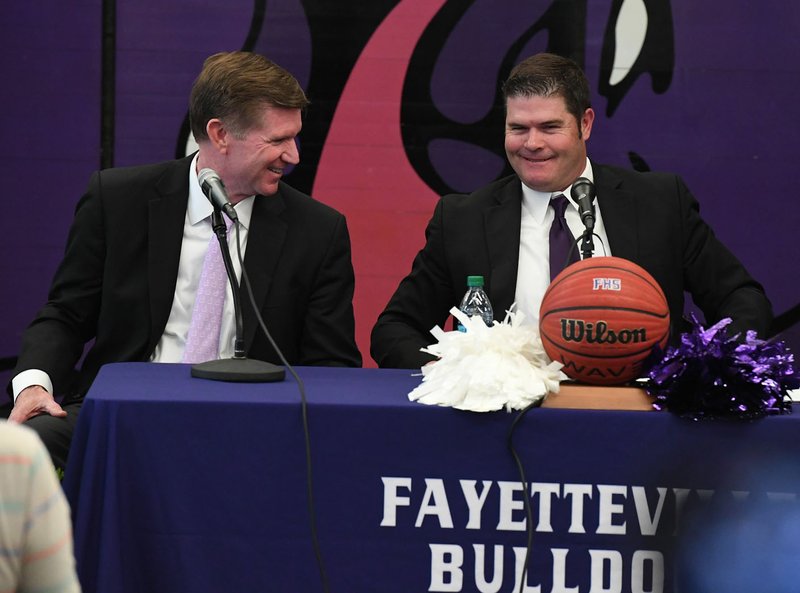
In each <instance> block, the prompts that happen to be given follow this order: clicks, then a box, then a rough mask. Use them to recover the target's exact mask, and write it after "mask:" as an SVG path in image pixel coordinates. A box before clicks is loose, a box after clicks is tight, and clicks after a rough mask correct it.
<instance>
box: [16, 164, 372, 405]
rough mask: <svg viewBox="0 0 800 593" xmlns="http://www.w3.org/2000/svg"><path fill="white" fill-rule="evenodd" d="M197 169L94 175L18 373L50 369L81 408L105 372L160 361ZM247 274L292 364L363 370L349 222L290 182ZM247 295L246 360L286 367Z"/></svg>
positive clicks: (58, 386) (270, 199) (268, 211)
mask: <svg viewBox="0 0 800 593" xmlns="http://www.w3.org/2000/svg"><path fill="white" fill-rule="evenodd" d="M191 160H192V157H187V158H184V159H180V160H177V161H169V162H166V163H160V164H155V165H146V166H142V167H130V168H118V169H107V170H104V171H99V172H97V173H95V174H94V175H93V176H92V178H91V181H90V182H89V187H88V190H87V192H86V194H84V196H83V198H82V199H81V201H80V202H79V203H78V206H77V208H76V212H75V220H74V221H73V224H72V228H71V229H70V233H69V239H68V241H67V246H66V252H65V255H64V259H63V261H62V262H61V264H60V266H59V268H58V270H57V272H56V274H55V277H54V280H53V283H52V286H51V289H50V294H49V297H48V302H47V304H46V305H45V306H44V307H43V308H42V309H41V310H40V311H39V313H38V314H37V316H36V318H35V319H34V321H33V322H32V323H31V325H30V326H29V327H28V329H27V330H26V331H25V333H24V334H23V340H22V348H21V351H20V354H19V361H18V364H17V368H16V372H20V371H23V370H26V369H29V368H38V369H41V370H44V371H46V372H47V373H49V375H50V378H51V379H52V381H53V386H54V390H55V392H56V395H67V396H68V397H69V399H74V398H76V397H77V398H78V399H80V398H82V396H83V394H85V392H86V390H87V389H88V388H89V385H90V384H91V382H92V380H93V379H94V377H95V375H96V374H97V371H98V370H99V368H100V367H101V366H102V365H103V364H106V363H109V362H125V361H146V360H148V359H149V358H150V355H151V354H152V352H153V349H154V348H155V346H156V344H157V343H158V341H159V339H160V338H161V335H162V333H163V331H164V327H165V325H166V323H167V319H168V317H169V313H170V309H171V306H172V300H173V294H174V291H175V282H176V279H177V274H178V263H179V257H180V249H181V241H182V237H183V225H184V218H185V215H186V205H187V201H188V196H189V166H190V164H191ZM232 256H233V257H236V254H235V253H234V254H232ZM244 264H245V269H246V270H247V273H248V276H249V278H250V280H251V282H252V284H253V292H254V294H255V300H256V302H257V303H258V304H259V307H260V311H261V314H262V316H263V318H264V321H265V322H266V325H267V327H268V329H269V330H270V333H271V334H272V336H273V338H274V339H275V341H276V343H277V344H278V346H279V347H280V348H281V350H282V351H283V353H284V355H285V356H286V358H287V360H288V361H289V362H290V363H292V364H298V365H343V366H360V365H361V356H360V354H359V352H358V349H357V347H356V344H355V338H354V318H353V305H352V296H353V288H354V274H353V267H352V262H351V258H350V237H349V234H348V231H347V224H346V222H345V219H344V217H343V216H342V215H341V214H339V213H338V212H336V211H335V210H333V209H332V208H329V207H328V206H325V205H324V204H321V203H319V202H317V201H315V200H313V199H311V198H310V197H308V196H306V195H305V194H302V193H301V192H299V191H297V190H295V189H293V188H291V187H289V186H288V185H285V184H283V183H281V184H280V188H279V190H278V193H277V194H276V195H274V196H266V197H265V196H257V197H256V199H255V203H254V205H253V214H252V219H251V222H250V231H249V234H248V244H247V252H246V254H245V262H244ZM246 294H247V293H246V290H245V289H244V287H243V288H242V315H243V318H244V327H245V336H244V339H245V347H246V351H247V356H248V357H249V358H256V359H260V360H265V361H269V362H274V363H280V360H279V359H278V356H277V355H276V353H275V351H274V350H273V348H272V347H271V346H270V344H269V342H268V341H267V339H266V338H265V337H264V336H263V335H262V333H261V331H260V330H257V322H256V318H255V314H254V311H253V308H252V306H251V305H250V302H249V299H248V298H247V296H246ZM91 340H94V343H93V345H92V347H91V349H90V350H89V352H88V353H87V355H86V358H85V360H84V361H83V364H82V366H81V369H80V371H75V365H76V363H77V362H78V360H79V359H80V357H81V355H82V353H83V350H84V347H85V345H86V343H87V342H90V341H91Z"/></svg>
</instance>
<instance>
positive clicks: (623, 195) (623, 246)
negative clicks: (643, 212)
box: [592, 163, 639, 261]
mask: <svg viewBox="0 0 800 593" xmlns="http://www.w3.org/2000/svg"><path fill="white" fill-rule="evenodd" d="M592 165H593V172H594V181H595V187H596V188H597V203H598V205H599V207H600V213H601V214H602V215H603V225H604V226H605V229H606V234H607V235H608V243H609V248H610V249H611V254H612V255H614V256H616V257H622V258H624V259H629V260H632V261H637V260H638V259H639V257H638V256H639V241H638V232H637V229H638V228H639V224H638V220H639V214H638V211H637V207H636V199H635V196H634V195H633V194H632V193H630V192H629V191H627V190H626V189H625V188H624V187H623V184H622V179H620V177H619V176H617V175H616V174H615V173H614V172H613V171H612V170H610V169H608V168H606V167H603V166H602V165H595V164H594V163H593V164H592Z"/></svg>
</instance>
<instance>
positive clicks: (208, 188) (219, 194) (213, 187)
mask: <svg viewBox="0 0 800 593" xmlns="http://www.w3.org/2000/svg"><path fill="white" fill-rule="evenodd" d="M197 181H198V182H200V189H202V190H203V193H204V194H205V195H206V197H207V198H208V201H209V202H211V205H212V206H214V210H223V211H224V212H225V214H227V215H228V218H230V219H231V220H232V221H233V222H239V216H238V215H237V214H236V209H235V208H234V207H233V204H231V203H230V200H228V192H227V191H225V184H224V183H222V179H220V178H219V175H218V174H217V172H216V171H214V169H201V170H200V173H198V174H197Z"/></svg>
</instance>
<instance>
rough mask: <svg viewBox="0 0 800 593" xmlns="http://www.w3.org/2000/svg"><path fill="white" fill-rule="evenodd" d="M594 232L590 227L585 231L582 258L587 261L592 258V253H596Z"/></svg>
mask: <svg viewBox="0 0 800 593" xmlns="http://www.w3.org/2000/svg"><path fill="white" fill-rule="evenodd" d="M593 234H594V232H593V231H592V229H590V228H589V227H588V226H587V227H586V230H585V231H583V240H582V242H581V256H582V259H587V258H589V257H592V252H593V251H594V239H593V238H592V235H593Z"/></svg>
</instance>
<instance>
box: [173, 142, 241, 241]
mask: <svg viewBox="0 0 800 593" xmlns="http://www.w3.org/2000/svg"><path fill="white" fill-rule="evenodd" d="M199 155H200V153H197V154H196V155H194V158H193V159H192V164H191V165H190V166H189V204H188V206H187V207H186V211H187V215H188V217H189V224H190V225H192V226H194V225H196V224H198V223H199V222H201V221H203V220H205V219H207V218H210V217H211V214H212V212H213V211H214V207H213V206H212V205H211V202H209V201H208V198H206V196H205V194H204V193H203V190H202V189H201V188H200V182H199V181H198V180H197V158H198V156H199ZM254 200H255V196H250V197H248V198H245V199H244V200H242V201H241V202H239V203H238V204H236V205H235V206H234V208H236V214H237V215H238V216H239V223H240V224H241V225H242V226H243V227H244V228H245V229H249V228H250V218H251V215H252V214H253V201H254ZM226 221H227V218H226Z"/></svg>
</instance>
